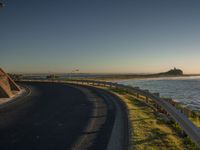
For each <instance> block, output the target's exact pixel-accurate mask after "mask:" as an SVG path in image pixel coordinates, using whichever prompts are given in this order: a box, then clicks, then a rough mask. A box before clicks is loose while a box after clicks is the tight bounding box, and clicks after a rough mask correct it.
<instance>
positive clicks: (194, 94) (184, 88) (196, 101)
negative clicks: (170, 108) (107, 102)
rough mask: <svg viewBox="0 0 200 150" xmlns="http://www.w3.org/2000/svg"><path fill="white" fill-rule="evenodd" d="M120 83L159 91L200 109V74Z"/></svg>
mask: <svg viewBox="0 0 200 150" xmlns="http://www.w3.org/2000/svg"><path fill="white" fill-rule="evenodd" d="M118 83H121V84H125V85H131V86H133V87H136V86H138V87H140V88H141V89H148V90H149V91H151V92H159V93H160V95H161V96H164V97H171V98H173V99H175V100H177V101H180V102H183V103H184V104H186V105H187V106H189V107H191V108H192V109H194V110H197V111H200V76H198V77H178V78H177V77H176V78H175V77H173V78H172V77H171V78H152V79H138V80H135V79H134V80H126V81H119V82H118Z"/></svg>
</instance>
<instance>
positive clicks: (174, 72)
mask: <svg viewBox="0 0 200 150" xmlns="http://www.w3.org/2000/svg"><path fill="white" fill-rule="evenodd" d="M158 75H170V76H171V75H173V76H182V75H183V71H182V70H181V69H176V68H174V69H171V70H169V71H167V72H163V73H159V74H158Z"/></svg>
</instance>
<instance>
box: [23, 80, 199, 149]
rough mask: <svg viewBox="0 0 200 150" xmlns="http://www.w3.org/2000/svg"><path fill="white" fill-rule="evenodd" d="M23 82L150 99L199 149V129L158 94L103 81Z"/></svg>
mask: <svg viewBox="0 0 200 150" xmlns="http://www.w3.org/2000/svg"><path fill="white" fill-rule="evenodd" d="M24 81H36V82H56V83H58V82H60V83H75V84H83V85H84V84H86V85H96V86H105V87H111V88H116V89H122V90H126V91H128V92H129V93H131V94H133V95H134V96H136V97H140V96H143V97H145V98H146V100H148V99H151V100H152V101H154V102H155V103H156V104H157V105H158V106H160V107H161V108H163V109H164V110H165V111H166V112H167V114H168V115H170V116H171V118H172V119H173V120H174V121H175V122H176V123H177V124H178V125H179V126H180V127H181V128H182V130H183V131H184V132H185V133H186V134H187V135H188V136H189V137H190V138H191V140H192V141H193V142H194V143H195V144H196V145H197V147H198V148H200V129H199V128H198V127H197V126H195V125H194V124H193V123H192V122H191V121H190V120H189V119H188V118H187V117H186V116H185V115H184V114H182V113H181V112H180V111H179V110H178V109H176V108H175V107H174V106H172V105H171V104H170V103H169V102H167V101H165V100H163V99H162V98H160V97H159V93H150V92H149V91H148V90H141V89H140V88H139V87H131V86H126V85H123V84H118V83H113V82H105V81H94V80H67V81H62V80H24Z"/></svg>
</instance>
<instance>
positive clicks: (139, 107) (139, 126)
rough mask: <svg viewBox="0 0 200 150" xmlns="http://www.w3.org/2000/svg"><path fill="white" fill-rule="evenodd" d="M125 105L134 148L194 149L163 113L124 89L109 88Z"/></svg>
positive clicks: (155, 149)
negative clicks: (155, 110)
mask: <svg viewBox="0 0 200 150" xmlns="http://www.w3.org/2000/svg"><path fill="white" fill-rule="evenodd" d="M110 90H111V91H112V92H114V93H115V94H117V95H118V96H119V97H120V98H121V99H123V102H125V104H126V105H127V108H128V112H129V120H130V124H131V129H132V139H131V145H132V149H135V150H144V149H147V150H184V149H185V150H186V149H192V150H195V149H196V147H195V145H194V143H192V141H191V140H190V139H189V138H188V137H187V136H186V137H182V136H180V133H181V129H180V127H179V126H178V125H177V124H173V123H171V122H169V121H168V120H166V118H165V117H163V115H158V113H157V112H154V110H153V109H152V108H151V107H149V106H148V105H146V104H145V103H144V102H142V101H140V100H137V99H135V98H134V97H133V96H131V95H130V94H129V93H127V92H126V91H124V90H116V89H110Z"/></svg>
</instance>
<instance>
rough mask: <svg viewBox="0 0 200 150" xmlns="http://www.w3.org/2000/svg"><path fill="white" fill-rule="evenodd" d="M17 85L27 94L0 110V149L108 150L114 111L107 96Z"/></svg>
mask: <svg viewBox="0 0 200 150" xmlns="http://www.w3.org/2000/svg"><path fill="white" fill-rule="evenodd" d="M21 85H22V86H23V87H25V88H26V89H27V93H26V94H25V95H24V96H23V97H20V98H18V99H17V101H16V102H15V103H11V104H9V105H8V106H6V107H5V108H1V109H0V149H1V150H27V149H28V150H66V149H101V150H103V149H106V148H107V147H112V144H109V142H110V141H115V140H110V139H111V138H110V137H111V136H112V129H113V126H114V122H115V120H116V116H115V113H116V112H117V111H118V108H116V106H115V104H113V102H111V100H108V99H107V98H106V97H109V96H105V95H104V97H103V96H100V95H101V94H102V92H103V91H100V90H97V89H95V88H89V87H87V88H86V87H80V86H79V87H76V86H74V85H70V86H69V85H66V84H61V83H58V84H57V83H28V82H27V83H23V84H21ZM104 92H105V91H104ZM122 134H124V135H125V133H122ZM122 134H121V135H120V136H122V137H123V136H124V135H122ZM110 143H112V142H110ZM123 144H124V143H122V145H123ZM108 145H109V146H108Z"/></svg>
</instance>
